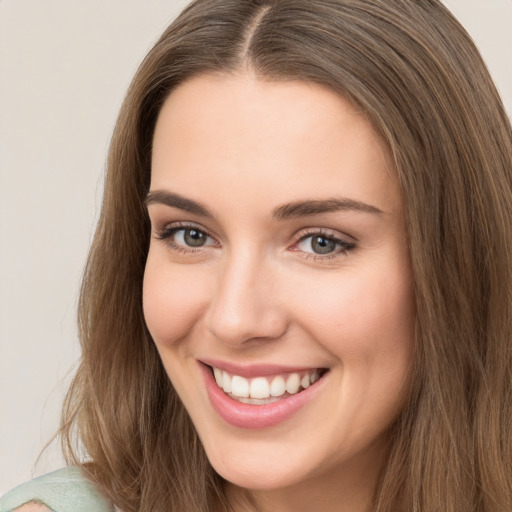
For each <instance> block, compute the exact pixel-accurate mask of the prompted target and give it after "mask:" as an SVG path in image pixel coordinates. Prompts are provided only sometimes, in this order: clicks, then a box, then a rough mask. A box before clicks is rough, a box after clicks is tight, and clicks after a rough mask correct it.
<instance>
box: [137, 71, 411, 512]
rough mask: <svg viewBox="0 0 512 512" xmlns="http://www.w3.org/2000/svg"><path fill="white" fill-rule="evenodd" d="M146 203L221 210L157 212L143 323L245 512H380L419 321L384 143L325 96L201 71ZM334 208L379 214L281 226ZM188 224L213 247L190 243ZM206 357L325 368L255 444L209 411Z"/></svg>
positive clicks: (253, 437) (174, 118)
mask: <svg viewBox="0 0 512 512" xmlns="http://www.w3.org/2000/svg"><path fill="white" fill-rule="evenodd" d="M150 191H151V192H152V193H154V192H156V191H166V192H173V193H176V194H179V195H180V196H183V197H185V198H188V199H191V200H194V201H197V202H199V203H201V204H202V205H204V206H205V207H206V208H207V209H208V210H209V212H210V213H211V216H205V215H201V214H199V213H201V212H199V213H198V212H196V213H191V212H188V211H185V210H184V209H182V208H180V207H176V206H170V205H169V204H163V203H162V202H160V201H159V200H158V198H157V199H154V201H150V202H149V206H148V211H149V215H150V218H151V224H152V238H151V244H150V249H149V255H148V259H147V266H146V271H145V279H144V314H145V318H146V322H147V325H148V328H149V330H150V332H151V335H152V337H153V339H154V341H155V344H156V347H157V349H158V351H159V353H160V356H161V358H162V361H163V364H164V366H165V369H166V371H167V373H168V375H169V378H170V379H171V381H172V383H173V385H174V386H175V388H176V390H177V392H178V393H179V395H180V397H181V399H182V401H183V403H184V405H185V407H186V408H187V410H188V412H189V414H190V416H191V418H192V421H193V422H194V425H195V427H196V429H197V431H198V434H199V436H200V438H201V441H202V443H203V445H204V448H205V450H206V453H207V455H208V458H209V460H210V462H211V464H212V465H213V467H214V468H215V470H216V471H217V472H218V473H219V474H220V475H221V476H223V477H224V478H225V479H226V481H227V484H226V492H227V494H228V496H229V497H230V500H231V501H232V503H234V507H235V510H237V511H241V510H261V511H267V510H268V511H271V510H272V511H276V510H279V511H282V512H286V511H292V510H293V511H294V512H297V511H306V510H307V511H311V510H322V511H324V512H329V511H330V510H333V511H336V512H340V511H345V510H346V511H351V512H358V511H369V510H370V509H371V499H372V495H373V492H374V489H375V486H376V483H377V481H378V477H379V472H380V470H381V469H382V465H383V463H384V461H385V458H386V454H387V451H388V446H389V439H388V437H387V435H386V429H388V427H389V426H390V425H391V424H392V422H393V420H394V419H396V417H397V415H398V414H399V412H400V410H401V408H402V406H403V404H404V400H405V399H406V397H407V393H408V384H409V376H410V369H411V362H412V352H413V324H414V299H413V291H412V279H411V271H410V263H409V257H408V252H407V241H406V230H405V219H404V214H403V211H402V200H401V195H400V189H399V186H398V182H397V178H396V176H395V173H394V171H393V166H392V163H391V159H390V156H389V154H388V151H387V149H386V146H385V144H384V143H383V141H382V139H381V138H380V136H379V135H378V134H377V133H376V131H375V130H374V129H373V127H372V125H371V124H370V122H369V121H368V120H367V119H366V118H365V117H364V116H363V115H362V114H361V113H359V112H357V110H356V109H355V108H354V107H353V106H352V105H351V104H350V103H349V102H348V101H347V100H345V99H344V98H343V97H341V96H340V95H338V94H336V93H334V92H332V91H330V90H328V89H326V88H324V87H322V86H319V85H315V84H311V83H304V82H294V81H289V82H270V81H263V80H261V79H258V78H256V77H255V76H253V75H252V74H251V73H250V72H243V73H240V74H238V75H201V76H199V77H196V78H193V79H191V80H189V81H187V82H185V83H184V84H182V85H181V86H179V87H178V88H177V89H176V90H175V91H173V93H172V94H171V95H170V97H169V98H168V99H167V100H166V102H165V104H164V106H163V108H162V110H161V113H160V115H159V119H158V122H157V126H156V130H155V135H154V146H153V161H152V174H151V187H150ZM340 197H343V198H349V199H351V200H353V201H359V202H363V203H364V204H366V205H371V206H372V207H373V208H375V209H378V210H379V211H380V213H376V212H375V211H360V210H358V209H343V210H337V211H331V212H324V213H316V214H313V215H306V216H298V217H292V218H286V219H280V218H275V217H273V216H272V213H273V211H274V210H275V209H276V208H278V207H280V206H282V205H283V204H287V203H294V202H297V201H304V200H318V201H325V200H329V199H333V198H340ZM153 198H155V196H153ZM176 223H178V224H176ZM179 223H187V224H192V226H193V227H194V228H195V229H196V230H199V231H201V232H203V233H204V234H205V238H204V240H205V244H204V245H203V246H201V247H190V246H189V245H187V241H186V239H185V238H184V236H183V235H184V234H185V232H184V231H183V226H182V225H181V224H179ZM180 226H181V227H182V231H178V232H176V233H174V234H173V235H171V236H169V237H167V238H165V239H162V231H164V230H165V229H167V228H172V227H177V228H180ZM319 232H320V233H321V235H323V236H325V237H327V238H329V239H340V240H343V241H346V242H349V243H350V244H353V248H351V249H349V250H346V251H345V250H343V246H341V245H340V244H339V243H337V242H332V243H333V244H334V245H333V247H334V249H333V250H332V251H331V252H330V253H329V254H320V255H319V254H317V253H316V252H315V251H316V250H317V249H318V246H317V245H313V244H312V240H313V239H312V237H311V235H313V234H314V233H317V234H318V233H319ZM187 233H190V232H187ZM167 234H169V231H167ZM308 237H309V238H308ZM203 358H215V359H218V360H223V361H230V362H235V363H240V364H249V363H265V364H280V365H283V364H285V365H289V366H292V367H306V368H328V369H329V372H328V373H327V374H326V375H325V377H324V378H323V379H322V380H321V381H320V382H321V385H322V388H321V390H320V391H319V392H318V393H317V395H316V396H315V399H314V400H312V401H311V402H309V403H308V404H306V406H304V407H303V408H302V409H300V410H299V411H298V412H297V413H296V414H294V415H293V416H292V417H291V418H289V419H287V420H286V421H284V422H282V423H280V424H279V425H277V426H274V427H271V428H264V429H254V430H253V429H244V428H239V427H234V426H232V425H229V424H228V423H226V422H225V421H224V420H223V419H222V418H220V417H219V416H218V414H217V413H216V411H215V410H214V409H213V407H212V405H211V403H210V401H209V398H208V395H207V392H206V388H205V383H204V380H203V378H202V375H201V372H200V370H199V368H198V363H197V360H198V359H203ZM320 382H319V384H320ZM319 389H320V388H319ZM247 497H249V498H250V499H252V500H253V502H254V503H255V505H254V506H249V505H247V502H246V500H245V498H247Z"/></svg>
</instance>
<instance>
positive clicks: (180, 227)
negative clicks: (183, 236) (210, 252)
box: [156, 222, 356, 261]
mask: <svg viewBox="0 0 512 512" xmlns="http://www.w3.org/2000/svg"><path fill="white" fill-rule="evenodd" d="M187 229H193V230H195V231H197V232H199V233H201V234H203V235H205V236H206V237H207V238H210V239H211V240H214V241H215V238H214V237H213V236H211V235H210V234H209V233H208V231H207V230H205V229H204V228H201V227H199V226H197V225H195V224H187V223H181V222H180V223H177V224H173V225H171V226H166V227H164V228H162V229H161V230H159V231H157V233H156V238H157V239H158V240H161V241H163V242H165V243H166V244H167V245H168V246H169V247H170V248H171V249H172V250H173V251H177V252H180V253H182V254H200V253H201V252H202V251H204V250H205V249H207V248H209V247H212V246H215V245H217V246H218V243H217V242H216V241H215V242H216V243H215V244H210V245H207V246H200V247H196V248H194V247H190V248H186V247H185V246H183V245H179V244H177V243H175V242H174V241H173V236H174V235H176V233H178V232H180V231H186V230H187ZM314 236H317V237H320V238H325V239H326V240H329V241H331V242H334V243H335V244H336V246H338V247H339V248H338V249H336V250H334V251H332V252H329V253H326V254H318V253H313V252H305V251H299V250H298V249H296V247H298V245H299V244H301V243H302V242H304V241H305V240H307V239H308V238H311V237H314ZM355 247H356V244H355V243H354V242H348V241H347V240H344V239H342V238H340V237H338V236H336V235H335V234H334V233H333V232H330V231H327V230H325V229H322V228H308V230H303V231H302V232H299V233H298V235H297V240H296V241H295V242H294V243H293V245H292V246H291V248H290V250H291V251H293V252H302V257H303V258H305V259H313V260H315V261H326V260H331V259H333V258H336V257H337V256H340V255H346V254H347V253H348V252H349V251H351V250H353V249H354V248H355Z"/></svg>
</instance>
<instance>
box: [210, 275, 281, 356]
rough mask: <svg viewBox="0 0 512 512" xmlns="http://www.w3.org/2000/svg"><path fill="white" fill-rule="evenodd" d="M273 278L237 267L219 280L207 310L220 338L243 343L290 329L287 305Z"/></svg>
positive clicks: (276, 336)
mask: <svg viewBox="0 0 512 512" xmlns="http://www.w3.org/2000/svg"><path fill="white" fill-rule="evenodd" d="M271 282H272V280H271V279H269V276H267V277H266V278H264V279H257V280H256V279H252V278H251V275H250V274H249V273H248V272H247V271H245V272H237V271H236V270H233V271H231V272H227V273H226V275H225V276H223V278H222V279H220V280H219V283H218V286H217V290H216V293H215V296H214V297H213V300H212V301H211V303H210V306H209V309H208V312H207V314H206V325H207V328H208V330H209V331H210V333H211V334H212V335H213V336H214V337H215V338H216V339H218V340H219V341H222V342H223V343H227V344H230V345H233V346H239V345H241V344H244V343H246V342H248V341H255V340H259V341H262V340H275V339H277V338H279V337H280V336H282V335H283V334H284V333H285V332H286V330H287V320H286V314H285V311H284V309H283V308H282V307H281V305H280V304H279V300H278V294H277V293H276V290H275V289H274V290H271V289H270V288H271V286H269V284H270V283H271Z"/></svg>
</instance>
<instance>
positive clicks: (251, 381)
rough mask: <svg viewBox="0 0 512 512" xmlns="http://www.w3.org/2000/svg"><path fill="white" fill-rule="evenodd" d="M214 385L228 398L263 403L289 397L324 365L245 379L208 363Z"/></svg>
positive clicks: (308, 383) (317, 375)
mask: <svg viewBox="0 0 512 512" xmlns="http://www.w3.org/2000/svg"><path fill="white" fill-rule="evenodd" d="M210 370H211V371H212V373H213V376H214V378H215V382H216V383H217V386H218V387H219V388H220V389H222V390H223V391H224V393H226V395H228V396H229V397H230V398H232V399H233V400H236V401H238V402H241V403H244V404H250V405H266V404H271V403H274V402H278V401H280V400H283V399H286V398H288V397H290V396H293V395H296V394H298V393H300V392H301V391H304V390H305V389H307V388H309V387H310V386H312V385H313V384H314V383H315V382H317V381H318V380H319V379H320V378H321V377H322V376H323V375H324V374H325V373H326V372H327V369H325V368H315V369H311V370H304V371H300V372H290V373H282V374H278V375H267V376H261V377H253V378H245V377H242V376H240V375H234V374H232V373H229V372H227V371H226V370H222V369H220V368H216V367H214V366H210Z"/></svg>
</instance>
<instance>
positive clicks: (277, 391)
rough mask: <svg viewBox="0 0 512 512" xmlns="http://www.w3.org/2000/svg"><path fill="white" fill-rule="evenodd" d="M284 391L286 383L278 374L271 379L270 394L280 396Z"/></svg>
mask: <svg viewBox="0 0 512 512" xmlns="http://www.w3.org/2000/svg"><path fill="white" fill-rule="evenodd" d="M285 391H286V384H285V382H284V379H283V377H281V376H280V375H278V376H277V377H274V378H273V379H272V383H271V384H270V394H271V395H272V396H281V395H284V393H285Z"/></svg>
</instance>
